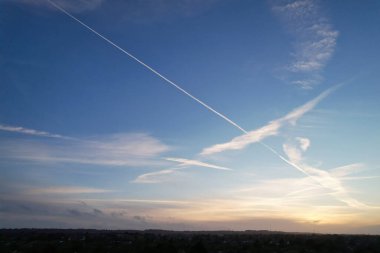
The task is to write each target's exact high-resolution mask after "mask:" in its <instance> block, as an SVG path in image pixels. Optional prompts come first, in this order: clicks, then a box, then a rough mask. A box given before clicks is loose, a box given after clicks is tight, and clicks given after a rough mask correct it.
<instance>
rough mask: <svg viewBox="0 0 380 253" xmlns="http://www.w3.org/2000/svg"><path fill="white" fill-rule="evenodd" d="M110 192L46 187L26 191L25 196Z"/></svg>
mask: <svg viewBox="0 0 380 253" xmlns="http://www.w3.org/2000/svg"><path fill="white" fill-rule="evenodd" d="M106 192H112V191H111V190H106V189H98V188H90V187H79V186H77V187H74V186H71V187H68V186H66V187H46V188H35V189H28V191H27V194H32V195H35V194H37V195H40V194H44V195H45V194H54V195H67V194H83V193H96V194H98V193H106Z"/></svg>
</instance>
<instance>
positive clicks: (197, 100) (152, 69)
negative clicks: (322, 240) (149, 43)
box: [47, 0, 247, 133]
mask: <svg viewBox="0 0 380 253" xmlns="http://www.w3.org/2000/svg"><path fill="white" fill-rule="evenodd" d="M47 1H48V2H49V3H50V4H51V5H53V6H54V7H55V8H57V9H58V10H60V11H62V12H63V13H65V14H66V15H67V16H69V17H70V18H72V19H74V20H75V21H77V22H78V23H79V24H81V25H82V26H84V27H86V28H87V29H88V30H90V31H91V32H93V33H95V34H96V35H98V36H99V37H100V38H102V39H103V40H105V41H107V42H108V43H109V44H111V45H112V46H114V47H115V48H117V49H119V50H120V51H121V52H123V53H124V54H126V55H128V56H129V57H131V58H132V59H133V60H135V61H137V62H138V63H140V64H141V65H143V66H144V67H145V68H147V69H148V70H150V71H151V72H153V73H154V74H156V75H157V76H159V77H160V78H161V79H163V80H165V81H166V82H168V83H169V84H171V85H172V86H174V87H175V88H176V89H178V90H179V91H181V92H182V93H184V94H186V95H187V96H188V97H190V98H192V99H193V100H195V101H196V102H198V103H199V104H201V105H203V106H204V107H206V108H207V109H208V110H210V111H212V112H213V113H215V114H216V115H218V116H219V117H221V118H222V119H224V120H226V121H227V122H228V123H230V124H232V125H233V126H235V127H237V128H238V129H239V130H241V131H243V132H244V133H247V131H245V130H244V129H243V128H242V127H241V126H239V125H238V124H236V123H235V122H234V121H232V120H231V119H229V118H228V117H227V116H225V115H223V114H221V113H220V112H218V111H216V110H215V109H213V108H212V107H211V106H209V105H208V104H206V103H205V102H203V101H202V100H200V99H198V98H197V97H195V96H193V95H191V94H190V93H189V92H187V91H186V90H185V89H183V88H181V87H180V86H179V85H178V84H176V83H175V82H173V81H171V80H170V79H168V78H167V77H165V76H164V75H162V74H160V73H159V72H158V71H157V70H155V69H154V68H152V67H150V66H149V65H147V64H146V63H144V62H143V61H141V60H140V59H138V58H137V57H136V56H134V55H132V54H131V53H129V52H128V51H126V50H125V49H123V48H121V47H120V46H118V45H117V44H115V43H114V42H112V41H111V40H109V39H107V38H106V37H105V36H103V35H102V34H100V33H98V32H97V31H95V30H94V29H92V28H91V27H89V26H88V25H86V24H85V23H83V22H82V21H80V20H79V19H77V18H76V17H74V16H73V15H71V14H70V13H69V12H67V11H66V10H65V9H63V8H62V7H61V6H59V5H58V4H56V3H54V2H53V1H51V0H47Z"/></svg>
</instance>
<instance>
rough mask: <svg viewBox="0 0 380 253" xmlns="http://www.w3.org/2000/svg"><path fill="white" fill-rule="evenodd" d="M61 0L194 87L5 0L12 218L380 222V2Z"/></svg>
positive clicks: (53, 17) (39, 6) (6, 206)
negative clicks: (151, 69)
mask: <svg viewBox="0 0 380 253" xmlns="http://www.w3.org/2000/svg"><path fill="white" fill-rule="evenodd" d="M54 3H56V4H58V5H59V6H60V7H62V8H63V9H64V10H66V11H68V12H69V13H71V14H72V15H74V16H75V17H76V18H78V19H79V20H81V21H82V22H84V23H85V24H86V25H88V26H90V27H91V28H93V29H94V30H95V31H96V32H98V33H100V34H102V35H103V36H105V37H106V38H108V39H109V40H111V41H112V42H113V43H115V44H117V45H118V46H119V47H121V48H122V49H124V50H126V51H127V52H128V53H130V54H132V55H134V56H135V57H137V58H138V59H139V60H141V61H142V62H144V63H145V64H147V65H148V67H150V68H153V69H154V70H155V71H157V72H158V74H160V75H164V76H165V77H166V78H168V79H170V80H171V81H172V82H174V84H175V85H178V87H179V88H181V89H184V90H185V91H186V92H188V94H185V93H183V92H181V91H180V90H179V89H178V88H176V87H174V86H173V84H170V83H169V82H167V81H166V80H164V79H163V78H161V77H159V76H158V75H156V74H155V73H153V72H152V71H150V70H149V69H148V68H146V67H145V66H143V65H142V64H141V63H139V62H137V61H135V60H134V59H132V58H131V57H129V56H128V55H126V54H124V53H123V52H122V51H120V50H119V49H117V48H116V47H115V46H113V45H111V44H110V43H109V42H107V41H105V40H104V39H102V38H100V36H98V35H96V34H95V33H94V32H92V31H90V30H89V29H87V28H85V27H84V26H83V25H82V24H80V23H79V22H78V21H76V20H74V19H73V18H71V17H69V16H68V15H66V14H65V13H64V12H63V11H62V10H59V9H57V8H56V7H54V6H53V5H52V4H51V3H49V1H45V0H2V1H0V175H1V177H0V227H6V228H20V227H44V228H46V227H54V228H107V229H109V228H111V229H148V228H160V229H175V230H200V229H202V230H217V229H231V230H245V229H272V230H283V231H305V232H312V231H317V232H325V233H374V234H379V233H380V195H379V191H380V165H379V164H380V156H379V150H380V101H379V95H380V85H379V83H378V82H379V81H378V80H380V60H379V57H378V56H379V55H380V47H379V45H380V30H379V27H378V24H380V2H379V1H377V0H366V1H322V0H321V1H317V0H294V1H281V0H273V1H272V0H269V1H248V0H247V1H228V0H202V1H201V0H194V1H186V0H178V1H175V0H162V1H139V0H133V1H132V0H130V1H121V0H115V1H110V0H94V1H84V0H81V1H69V0H55V1H54ZM189 95H190V96H194V97H193V98H195V99H192V98H190V96H189ZM196 99H198V101H196ZM201 103H206V104H207V105H206V107H208V108H206V107H205V106H203V105H201ZM210 109H211V110H210ZM212 110H215V111H212ZM217 114H219V115H217ZM223 117H224V118H223Z"/></svg>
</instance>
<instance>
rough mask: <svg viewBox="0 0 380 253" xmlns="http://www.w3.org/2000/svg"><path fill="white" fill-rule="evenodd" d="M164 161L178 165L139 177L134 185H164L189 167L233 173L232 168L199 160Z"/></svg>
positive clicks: (170, 158)
mask: <svg viewBox="0 0 380 253" xmlns="http://www.w3.org/2000/svg"><path fill="white" fill-rule="evenodd" d="M164 160H166V161H170V162H176V163H178V164H177V165H176V167H174V168H172V169H165V170H160V171H155V172H150V173H145V174H142V175H140V176H138V177H137V178H136V179H135V180H133V181H132V182H133V183H162V182H166V181H170V179H172V177H173V176H174V175H176V173H177V176H179V175H181V174H179V171H180V170H182V169H185V168H188V167H193V166H196V167H205V168H211V169H217V170H225V171H232V169H230V168H226V167H222V166H218V165H214V164H210V163H205V162H201V161H197V160H190V159H184V158H174V157H167V158H165V159H164Z"/></svg>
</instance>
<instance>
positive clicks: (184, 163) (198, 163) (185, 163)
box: [165, 157, 232, 170]
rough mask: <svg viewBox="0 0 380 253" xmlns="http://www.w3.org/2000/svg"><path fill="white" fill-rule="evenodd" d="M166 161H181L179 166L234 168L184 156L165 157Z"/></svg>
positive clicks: (218, 168)
mask: <svg viewBox="0 0 380 253" xmlns="http://www.w3.org/2000/svg"><path fill="white" fill-rule="evenodd" d="M165 160H166V161H172V162H177V163H179V164H178V165H177V166H179V167H189V166H199V167H206V168H212V169H217V170H232V169H230V168H226V167H222V166H218V165H214V164H210V163H205V162H201V161H197V160H190V159H184V158H173V157H168V158H165Z"/></svg>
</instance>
